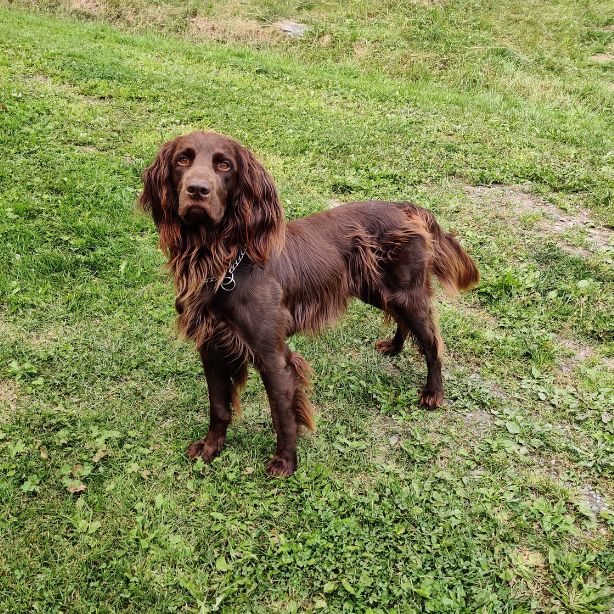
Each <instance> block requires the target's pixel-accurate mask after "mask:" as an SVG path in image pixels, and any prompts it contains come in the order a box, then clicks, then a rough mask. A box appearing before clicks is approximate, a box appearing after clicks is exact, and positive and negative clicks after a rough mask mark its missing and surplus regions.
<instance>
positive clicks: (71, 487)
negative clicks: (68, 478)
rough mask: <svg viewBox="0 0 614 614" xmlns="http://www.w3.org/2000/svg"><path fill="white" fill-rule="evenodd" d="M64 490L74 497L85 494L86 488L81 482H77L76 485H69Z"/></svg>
mask: <svg viewBox="0 0 614 614" xmlns="http://www.w3.org/2000/svg"><path fill="white" fill-rule="evenodd" d="M66 490H68V492H69V493H71V494H73V495H74V494H77V493H80V492H85V491H86V490H87V486H86V485H85V484H84V483H83V482H79V483H77V484H70V485H69V486H68V487H67V488H66Z"/></svg>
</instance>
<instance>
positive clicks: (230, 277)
mask: <svg viewBox="0 0 614 614" xmlns="http://www.w3.org/2000/svg"><path fill="white" fill-rule="evenodd" d="M245 253H246V250H244V249H242V250H241V251H240V252H239V255H238V256H237V259H236V260H235V261H234V262H233V263H232V264H231V265H230V268H229V269H228V271H226V275H224V279H222V283H221V284H220V288H222V290H225V291H226V292H230V291H231V290H234V289H235V286H236V285H237V282H236V281H235V276H234V272H235V269H236V268H237V267H238V266H239V265H240V264H241V260H243V256H245ZM215 281H217V279H216V278H215V277H208V278H207V279H205V283H207V284H211V283H214V282H215Z"/></svg>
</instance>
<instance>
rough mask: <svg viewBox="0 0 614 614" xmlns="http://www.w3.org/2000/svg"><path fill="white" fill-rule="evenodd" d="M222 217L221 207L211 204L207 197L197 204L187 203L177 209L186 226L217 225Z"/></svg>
mask: <svg viewBox="0 0 614 614" xmlns="http://www.w3.org/2000/svg"><path fill="white" fill-rule="evenodd" d="M222 215H223V211H221V207H219V205H216V204H214V203H212V202H211V201H210V200H209V197H208V196H207V198H205V199H201V200H199V201H198V202H195V201H187V202H185V203H183V204H182V205H181V206H180V208H179V216H180V217H181V219H182V220H183V221H184V222H185V223H186V224H188V225H194V224H198V223H201V224H202V223H203V222H210V223H212V224H218V223H219V222H220V220H221V218H222Z"/></svg>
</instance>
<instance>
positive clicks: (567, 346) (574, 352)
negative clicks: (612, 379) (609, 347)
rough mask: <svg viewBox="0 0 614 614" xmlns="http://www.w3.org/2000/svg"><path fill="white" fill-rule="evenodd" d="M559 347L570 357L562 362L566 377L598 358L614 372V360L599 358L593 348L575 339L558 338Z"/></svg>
mask: <svg viewBox="0 0 614 614" xmlns="http://www.w3.org/2000/svg"><path fill="white" fill-rule="evenodd" d="M556 341H557V343H558V345H560V346H561V347H562V348H563V349H564V350H566V351H567V352H568V354H569V355H568V356H564V357H563V358H562V360H561V361H560V367H561V371H562V372H563V374H564V375H565V376H568V375H569V374H570V373H571V371H573V369H574V368H575V367H576V366H577V365H578V364H580V363H582V362H584V361H585V360H590V359H592V358H596V359H598V360H599V361H601V363H603V365H605V367H607V368H608V369H612V370H614V359H612V358H608V357H605V356H599V354H598V352H597V350H596V349H595V348H593V347H591V346H588V345H583V344H582V343H580V342H579V341H577V340H575V339H569V338H568V337H563V336H558V337H557V338H556Z"/></svg>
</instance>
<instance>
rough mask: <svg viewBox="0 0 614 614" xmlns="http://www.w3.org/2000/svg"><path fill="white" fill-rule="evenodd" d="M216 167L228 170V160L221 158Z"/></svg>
mask: <svg viewBox="0 0 614 614" xmlns="http://www.w3.org/2000/svg"><path fill="white" fill-rule="evenodd" d="M217 167H218V168H219V169H220V170H221V171H229V170H230V162H226V160H223V161H222V162H220V163H219V164H218V165H217Z"/></svg>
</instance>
